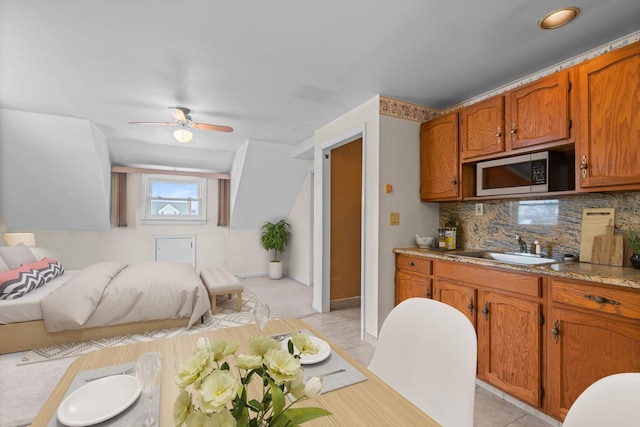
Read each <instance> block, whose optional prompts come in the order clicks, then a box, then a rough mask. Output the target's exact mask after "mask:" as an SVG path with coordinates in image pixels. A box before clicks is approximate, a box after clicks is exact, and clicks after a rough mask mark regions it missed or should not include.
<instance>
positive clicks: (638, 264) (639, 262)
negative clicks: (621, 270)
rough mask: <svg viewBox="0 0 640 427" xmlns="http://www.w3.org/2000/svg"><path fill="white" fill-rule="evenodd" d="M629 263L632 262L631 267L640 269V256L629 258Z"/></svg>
mask: <svg viewBox="0 0 640 427" xmlns="http://www.w3.org/2000/svg"><path fill="white" fill-rule="evenodd" d="M629 261H631V265H632V266H633V268H640V254H635V253H634V254H633V255H631V257H630V258H629Z"/></svg>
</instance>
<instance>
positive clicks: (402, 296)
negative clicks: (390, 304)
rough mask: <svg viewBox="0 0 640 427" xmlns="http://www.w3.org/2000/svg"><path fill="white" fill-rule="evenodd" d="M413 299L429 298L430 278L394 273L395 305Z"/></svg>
mask: <svg viewBox="0 0 640 427" xmlns="http://www.w3.org/2000/svg"><path fill="white" fill-rule="evenodd" d="M414 297H423V298H431V278H429V277H425V276H421V275H419V274H411V273H405V272H404V271H396V305H398V304H400V303H401V302H402V301H404V300H406V299H408V298H414Z"/></svg>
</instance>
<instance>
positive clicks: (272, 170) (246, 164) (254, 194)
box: [230, 141, 311, 230]
mask: <svg viewBox="0 0 640 427" xmlns="http://www.w3.org/2000/svg"><path fill="white" fill-rule="evenodd" d="M294 149H295V147H292V146H290V145H283V144H274V143H269V142H260V141H250V142H248V143H247V144H246V148H245V146H243V149H242V151H239V153H238V157H242V158H243V164H242V168H241V170H240V167H239V164H238V163H239V162H236V160H235V158H234V162H233V166H234V167H233V170H232V175H231V176H232V178H231V181H232V183H231V197H232V202H231V204H232V209H231V219H230V224H231V228H232V229H241V230H256V229H259V228H261V227H262V225H263V224H264V223H265V222H266V221H272V222H274V221H278V220H280V219H282V218H286V217H287V215H289V212H290V211H291V208H292V206H293V204H294V202H295V200H296V197H297V195H298V191H299V189H300V185H301V184H302V181H304V178H305V175H306V173H307V171H308V170H309V166H310V165H311V161H310V160H305V159H295V158H294V157H293V154H294ZM238 172H240V173H238Z"/></svg>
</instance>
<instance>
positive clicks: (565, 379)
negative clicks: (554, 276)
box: [546, 308, 640, 419]
mask: <svg viewBox="0 0 640 427" xmlns="http://www.w3.org/2000/svg"><path fill="white" fill-rule="evenodd" d="M552 330H553V332H551V331H552ZM546 334H547V344H548V350H549V351H548V361H547V364H548V366H549V369H548V398H549V411H550V415H552V416H554V417H557V418H560V419H564V418H565V416H566V415H567V411H568V410H569V408H570V407H571V405H572V404H573V402H575V400H576V398H577V397H578V396H579V395H580V393H582V392H583V391H584V390H585V389H586V388H587V387H588V386H589V385H591V384H592V383H594V382H596V381H597V380H599V379H601V378H603V377H606V376H608V375H613V374H617V373H620V372H640V324H639V323H638V322H632V323H627V322H618V321H615V320H611V319H610V318H604V317H599V316H594V315H590V314H583V313H581V312H578V311H573V310H569V309H562V308H552V310H551V315H550V317H549V322H547V324H546ZM556 338H557V340H556Z"/></svg>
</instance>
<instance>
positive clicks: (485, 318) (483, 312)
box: [482, 302, 489, 320]
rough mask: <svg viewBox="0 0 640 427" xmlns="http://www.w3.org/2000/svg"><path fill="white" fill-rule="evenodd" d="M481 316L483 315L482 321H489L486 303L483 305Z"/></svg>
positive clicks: (487, 304)
mask: <svg viewBox="0 0 640 427" xmlns="http://www.w3.org/2000/svg"><path fill="white" fill-rule="evenodd" d="M482 314H484V320H489V303H488V302H485V303H484V308H483V309H482Z"/></svg>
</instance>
